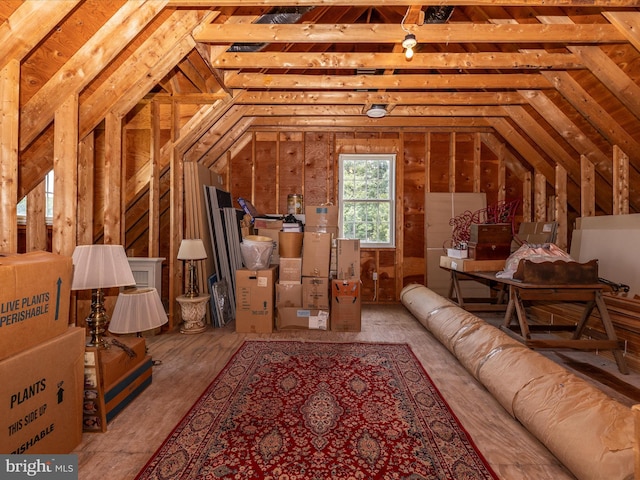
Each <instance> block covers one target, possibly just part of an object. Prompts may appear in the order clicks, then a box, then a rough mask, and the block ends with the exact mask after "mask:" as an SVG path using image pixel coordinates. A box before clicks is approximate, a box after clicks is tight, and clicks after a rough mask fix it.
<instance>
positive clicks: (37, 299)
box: [0, 252, 73, 360]
mask: <svg viewBox="0 0 640 480" xmlns="http://www.w3.org/2000/svg"><path fill="white" fill-rule="evenodd" d="M72 274H73V261H72V260H71V257H66V256H63V255H56V254H53V253H49V252H31V253H25V254H21V255H18V254H16V255H8V256H0V360H2V359H4V358H8V357H11V356H12V355H15V354H17V353H19V352H23V351H25V350H28V349H29V348H31V347H35V346H36V345H39V344H40V343H42V342H44V341H46V340H49V339H51V338H54V337H57V336H58V335H61V334H63V333H65V332H66V331H67V329H68V328H69V300H70V298H71V279H72Z"/></svg>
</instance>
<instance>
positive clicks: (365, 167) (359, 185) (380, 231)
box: [339, 154, 396, 247]
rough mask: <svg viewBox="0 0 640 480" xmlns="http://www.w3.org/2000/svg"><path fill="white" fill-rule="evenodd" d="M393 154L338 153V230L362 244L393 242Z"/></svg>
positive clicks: (390, 245)
mask: <svg viewBox="0 0 640 480" xmlns="http://www.w3.org/2000/svg"><path fill="white" fill-rule="evenodd" d="M395 161H396V156H395V155H379V154H371V155H346V154H345V155H340V159H339V166H340V173H339V175H340V179H339V182H340V183H339V184H340V192H339V199H340V232H341V234H342V236H343V237H345V238H358V239H360V243H361V244H362V245H363V246H365V247H393V246H395V243H394V242H395V238H394V233H395V189H394V185H395Z"/></svg>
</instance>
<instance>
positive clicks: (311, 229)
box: [304, 225, 338, 238]
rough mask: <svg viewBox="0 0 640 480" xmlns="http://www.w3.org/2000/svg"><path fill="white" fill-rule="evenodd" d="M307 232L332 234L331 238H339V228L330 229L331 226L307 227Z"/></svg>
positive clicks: (305, 227)
mask: <svg viewBox="0 0 640 480" xmlns="http://www.w3.org/2000/svg"><path fill="white" fill-rule="evenodd" d="M304 231H305V232H316V233H330V234H331V238H338V227H337V226H335V227H330V226H318V225H305V226H304Z"/></svg>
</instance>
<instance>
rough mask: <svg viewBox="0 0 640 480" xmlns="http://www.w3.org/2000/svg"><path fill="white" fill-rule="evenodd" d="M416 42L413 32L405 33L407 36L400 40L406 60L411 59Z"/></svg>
mask: <svg viewBox="0 0 640 480" xmlns="http://www.w3.org/2000/svg"><path fill="white" fill-rule="evenodd" d="M417 44H418V41H417V40H416V36H415V35H414V34H413V33H407V36H406V37H404V40H403V41H402V48H404V49H405V51H404V56H405V58H406V59H407V60H411V59H412V58H413V48H414V47H415V46H416V45H417Z"/></svg>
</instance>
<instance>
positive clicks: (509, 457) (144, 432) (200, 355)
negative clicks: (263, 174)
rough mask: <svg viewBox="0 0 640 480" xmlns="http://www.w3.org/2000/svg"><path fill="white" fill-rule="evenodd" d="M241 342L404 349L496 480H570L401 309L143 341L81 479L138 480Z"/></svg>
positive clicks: (90, 437) (81, 449)
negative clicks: (294, 327)
mask: <svg viewBox="0 0 640 480" xmlns="http://www.w3.org/2000/svg"><path fill="white" fill-rule="evenodd" d="M245 339H273V340H285V339H286V340H301V341H335V342H355V341H360V342H387V343H407V344H409V345H410V346H411V348H412V350H413V352H414V353H415V355H416V356H417V358H418V359H419V360H420V362H421V363H422V365H423V366H424V368H425V370H426V371H427V372H428V374H429V376H430V377H431V378H432V380H433V382H434V383H435V385H436V386H437V388H438V389H439V390H440V392H441V393H442V395H443V397H444V398H445V400H446V401H447V403H448V404H449V406H450V407H451V409H452V410H453V411H454V412H455V415H456V416H457V417H458V419H459V420H460V422H461V423H462V425H463V426H464V428H465V429H466V430H467V431H468V432H469V434H470V435H471V438H472V439H473V441H474V442H475V444H476V445H477V447H478V449H479V450H480V451H481V453H482V454H483V455H484V457H485V458H486V459H487V461H488V462H489V464H490V465H491V467H492V468H493V469H494V470H495V471H496V473H497V474H498V475H499V477H500V478H501V479H504V480H527V479H531V480H540V479H554V480H563V479H572V478H574V477H573V476H572V475H571V473H570V472H568V471H567V470H566V469H565V468H564V467H563V466H562V465H561V464H560V462H559V461H558V460H557V459H556V458H555V457H554V456H553V455H552V454H551V453H550V452H549V451H548V450H547V449H546V448H545V447H544V446H543V445H542V444H541V443H540V442H538V441H537V440H536V439H535V438H534V437H533V436H532V435H531V434H530V433H529V432H528V431H527V430H526V429H525V428H524V427H522V425H520V423H518V422H517V421H516V420H514V419H513V418H512V417H511V416H510V415H509V414H508V413H507V412H506V411H505V410H504V409H503V408H502V407H501V406H500V404H499V403H498V402H497V401H496V400H495V399H494V398H493V397H492V396H491V394H490V393H489V392H488V391H487V390H486V389H485V388H484V387H483V386H482V385H481V384H479V383H478V382H477V381H476V380H475V379H474V378H473V377H472V376H471V375H470V374H469V373H468V372H467V371H466V370H465V369H464V367H462V365H460V363H459V362H458V361H457V360H456V358H455V357H453V356H452V355H451V354H450V353H449V352H448V351H447V350H446V349H445V348H444V347H443V346H442V345H441V344H440V343H439V342H438V341H437V340H436V339H435V338H434V337H433V336H432V335H431V334H430V333H429V332H428V331H427V330H426V329H425V328H424V327H422V325H420V323H418V322H417V321H416V320H415V318H414V317H413V316H412V315H411V314H410V313H409V312H408V311H407V310H406V309H405V308H404V307H403V306H401V305H390V306H379V305H377V306H364V307H363V314H362V331H361V332H359V333H342V332H341V333H338V332H323V331H292V332H276V333H273V334H238V333H235V331H234V327H233V324H231V325H228V326H226V327H224V328H222V329H213V328H209V330H207V331H206V332H204V333H202V334H197V335H183V334H180V333H167V334H162V335H157V336H153V337H147V348H148V352H149V354H151V355H152V357H153V359H154V361H156V362H159V365H156V366H154V367H153V382H152V384H151V385H150V386H149V387H148V388H147V389H146V390H144V391H143V392H142V394H141V395H140V396H139V397H137V398H136V399H135V400H134V401H133V402H132V403H131V404H130V405H129V406H127V408H126V409H124V410H123V411H122V412H121V413H120V414H119V415H118V416H117V417H115V418H114V419H113V420H112V421H111V422H110V423H109V425H108V430H107V432H105V433H85V434H84V435H83V441H82V443H81V444H80V445H79V446H78V448H77V449H76V450H75V452H74V453H76V454H78V461H79V478H80V479H81V480H105V479H109V480H131V479H133V478H135V476H136V474H137V473H138V471H139V470H140V469H141V468H142V467H143V466H144V465H145V463H146V462H147V461H148V460H149V458H150V457H151V456H152V455H153V453H154V452H155V451H156V449H157V448H158V447H159V446H160V445H161V444H162V442H163V440H164V439H165V438H166V437H167V436H168V435H169V434H170V433H171V431H172V429H173V428H174V427H175V426H176V425H177V423H178V422H179V421H180V419H181V418H182V417H183V416H184V415H185V414H186V413H187V411H188V410H189V408H190V407H191V406H192V405H193V403H194V402H195V401H196V400H197V399H198V397H199V396H200V395H201V394H202V392H203V391H204V390H205V388H206V387H207V386H208V385H209V384H210V383H211V382H212V381H213V379H214V378H215V376H216V375H217V373H218V372H219V371H220V370H221V369H222V368H223V366H224V365H225V364H226V363H227V361H228V360H229V358H230V357H231V355H233V353H234V352H235V351H236V350H237V349H238V348H239V347H240V345H241V344H242V342H243V341H244V340H245ZM581 353H582V354H584V352H581ZM614 368H615V365H614ZM636 377H637V376H636V375H634V377H633V379H634V380H635V379H636ZM609 388H610V387H609Z"/></svg>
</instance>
